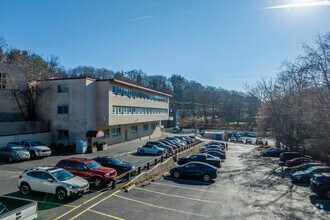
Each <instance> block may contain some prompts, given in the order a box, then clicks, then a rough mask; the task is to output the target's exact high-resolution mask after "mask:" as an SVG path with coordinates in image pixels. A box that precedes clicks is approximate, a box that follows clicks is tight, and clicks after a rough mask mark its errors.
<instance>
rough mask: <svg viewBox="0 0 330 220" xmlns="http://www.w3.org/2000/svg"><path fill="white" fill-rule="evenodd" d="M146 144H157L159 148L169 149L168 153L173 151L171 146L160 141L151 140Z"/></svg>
mask: <svg viewBox="0 0 330 220" xmlns="http://www.w3.org/2000/svg"><path fill="white" fill-rule="evenodd" d="M146 145H155V146H157V147H159V148H162V149H164V150H165V151H167V152H168V153H173V150H174V149H173V148H172V147H171V146H168V145H166V144H164V143H162V142H160V141H149V142H147V143H146Z"/></svg>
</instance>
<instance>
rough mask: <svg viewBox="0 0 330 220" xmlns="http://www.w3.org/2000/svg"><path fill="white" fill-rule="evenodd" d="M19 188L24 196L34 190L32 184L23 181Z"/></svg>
mask: <svg viewBox="0 0 330 220" xmlns="http://www.w3.org/2000/svg"><path fill="white" fill-rule="evenodd" d="M19 190H20V192H21V193H22V194H23V195H24V196H27V195H29V194H31V192H32V190H31V187H30V185H29V184H27V183H22V184H21V186H20V188H19Z"/></svg>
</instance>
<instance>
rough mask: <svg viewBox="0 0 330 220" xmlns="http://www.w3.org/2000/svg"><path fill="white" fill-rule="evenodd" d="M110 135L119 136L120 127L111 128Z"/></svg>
mask: <svg viewBox="0 0 330 220" xmlns="http://www.w3.org/2000/svg"><path fill="white" fill-rule="evenodd" d="M112 136H121V129H120V128H113V129H112Z"/></svg>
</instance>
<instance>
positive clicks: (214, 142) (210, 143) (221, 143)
mask: <svg viewBox="0 0 330 220" xmlns="http://www.w3.org/2000/svg"><path fill="white" fill-rule="evenodd" d="M206 145H218V146H222V147H223V148H225V147H226V143H224V142H217V141H210V142H209V143H207V144H206Z"/></svg>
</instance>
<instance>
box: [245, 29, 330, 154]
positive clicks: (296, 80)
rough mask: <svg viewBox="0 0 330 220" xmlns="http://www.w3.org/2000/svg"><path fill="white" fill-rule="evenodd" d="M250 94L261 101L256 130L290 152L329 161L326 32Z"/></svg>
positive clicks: (329, 45) (329, 63)
mask: <svg viewBox="0 0 330 220" xmlns="http://www.w3.org/2000/svg"><path fill="white" fill-rule="evenodd" d="M251 93H253V94H254V95H255V96H256V97H258V98H259V99H260V100H261V101H262V104H261V108H260V111H259V112H258V116H257V125H258V130H260V131H269V132H270V133H272V134H273V135H274V136H275V137H276V139H277V143H283V144H285V145H286V146H287V147H289V148H291V149H300V150H303V151H307V152H310V153H312V154H313V153H315V154H318V155H319V156H320V155H323V156H324V157H326V158H325V159H330V158H328V155H330V147H329V141H330V135H329V134H330V118H329V116H330V33H327V34H325V35H323V36H318V38H317V40H316V42H315V45H313V46H308V45H305V46H304V47H303V53H302V54H301V55H299V56H298V57H297V58H296V59H294V60H293V61H286V62H284V63H283V65H282V68H281V71H280V73H279V74H278V75H277V77H276V78H274V79H262V80H260V81H259V82H258V83H257V85H256V86H255V87H254V88H251Z"/></svg>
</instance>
